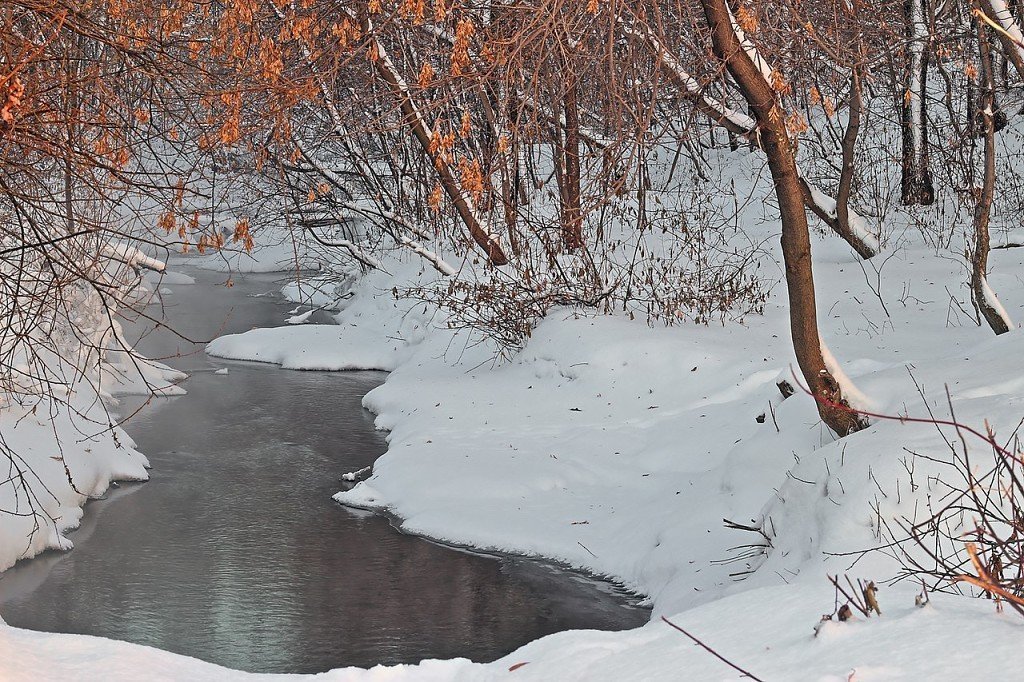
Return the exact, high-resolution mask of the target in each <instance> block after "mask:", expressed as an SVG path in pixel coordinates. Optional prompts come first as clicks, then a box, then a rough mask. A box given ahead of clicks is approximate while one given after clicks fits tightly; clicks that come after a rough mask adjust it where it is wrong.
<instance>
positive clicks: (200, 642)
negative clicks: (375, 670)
mask: <svg viewBox="0 0 1024 682" xmlns="http://www.w3.org/2000/svg"><path fill="white" fill-rule="evenodd" d="M187 272H188V273H189V274H191V275H193V276H195V277H196V278H197V280H198V282H197V284H195V285H176V284H165V285H164V286H165V287H166V288H167V289H169V291H168V292H167V293H165V295H164V297H163V299H164V302H165V314H166V318H167V319H168V320H169V321H170V322H171V324H173V325H174V326H175V328H176V329H177V330H179V331H180V332H182V333H183V334H185V335H186V336H188V337H189V338H193V339H197V340H209V339H211V338H213V337H215V336H218V335H220V334H223V333H232V332H238V331H243V330H246V329H250V328H252V327H257V326H278V325H280V324H282V322H283V319H284V317H285V316H286V313H287V311H288V310H289V309H290V308H291V307H292V306H290V305H287V304H285V303H284V302H283V301H281V299H280V298H279V297H277V296H276V292H277V291H278V290H279V288H280V285H279V284H278V283H276V282H275V278H274V277H272V276H268V275H254V276H248V277H246V278H244V279H241V280H240V279H239V278H237V277H236V278H235V285H234V286H233V287H231V288H227V287H224V286H220V284H221V283H222V282H223V281H224V279H225V276H224V275H220V274H217V273H208V272H202V271H194V270H191V269H189V270H187ZM267 292H274V293H273V294H272V295H269V296H255V294H264V293H267ZM150 312H151V313H152V314H154V315H159V314H161V311H160V308H159V307H153V308H151V309H150ZM140 347H141V350H142V352H143V353H145V354H147V355H149V356H150V357H164V358H166V360H165V361H166V362H167V363H168V364H170V365H172V366H174V367H177V368H180V369H183V370H185V371H187V372H189V374H190V375H191V376H190V378H189V379H188V380H187V381H186V382H185V384H184V386H185V388H187V389H188V392H189V395H187V396H184V397H180V398H167V399H160V400H156V401H153V403H152V404H151V405H150V406H148V407H146V408H145V409H143V410H142V411H141V412H140V413H139V414H138V415H137V416H135V417H134V418H132V419H131V420H130V422H129V423H128V424H127V425H126V429H127V430H128V432H129V433H130V434H131V435H132V437H133V438H134V439H135V440H136V441H137V443H138V446H139V448H140V449H141V450H142V451H143V452H145V453H146V454H147V455H148V456H149V458H150V461H151V463H152V465H153V469H152V472H151V474H152V480H151V481H150V482H149V483H145V484H125V485H121V486H120V487H116V488H112V489H111V491H110V493H109V495H108V496H107V498H106V499H104V500H101V501H96V502H91V503H90V504H89V506H88V509H87V513H86V517H85V521H84V524H83V526H82V528H81V529H79V530H78V531H76V532H74V533H73V534H72V535H71V538H72V539H73V540H74V542H75V544H76V548H75V549H74V550H73V551H71V552H67V553H54V552H51V553H47V554H44V555H43V556H41V557H39V558H37V559H34V560H31V561H27V562H22V563H20V564H19V565H17V566H15V567H14V568H12V569H10V570H9V571H7V572H6V573H2V574H0V615H2V616H3V618H4V619H5V620H6V621H7V622H8V623H10V624H11V625H15V626H18V627H26V628H32V629H38V630H48V631H57V632H74V633H85V634H92V635H99V636H103V637H112V638H116V639H123V640H128V641H132V642H137V643H140V644H148V645H152V646H156V647H160V648H162V649H168V650H170V651H174V652H178V653H182V654H188V655H190V656H195V657H198V658H202V659H205V660H208V661H213V662H216V663H220V664H223V665H226V666H230V667H235V668H241V669H244V670H250V671H261V672H319V671H323V670H327V669H330V668H335V667H340V666H347V665H358V666H371V665H374V664H377V663H398V662H412V661H418V660H420V659H422V658H448V657H455V656H464V657H468V658H471V659H473V660H477V661H483V660H493V659H495V658H498V657H500V656H501V655H503V654H505V653H508V652H510V651H512V650H513V649H515V648H516V647H518V646H520V645H522V644H524V643H526V642H528V641H530V640H532V639H535V638H537V637H541V636H543V635H546V634H549V633H552V632H556V631H559V630H565V629H569V628H598V629H620V628H627V627H633V626H637V625H640V624H642V623H644V622H646V621H647V619H648V617H649V612H648V611H646V610H645V609H641V608H637V607H635V606H632V605H631V604H630V602H629V601H628V600H627V599H626V597H625V596H624V595H622V594H620V593H618V592H617V591H616V590H615V589H614V588H612V587H610V586H608V585H606V584H603V583H601V582H598V581H594V580H591V579H589V578H586V577H584V576H581V575H579V574H576V573H573V572H570V571H564V570H561V569H558V568H555V567H552V566H548V565H546V564H543V563H540V562H533V561H528V560H524V559H516V558H507V557H490V556H483V555H478V554H472V553H468V552H463V551H458V550H453V549H449V548H445V547H441V546H438V545H436V544H433V543H430V542H427V541H425V540H422V539H419V538H415V537H411V536H408V535H403V534H402V533H399V532H398V531H396V530H395V529H394V528H392V527H391V525H390V523H389V522H388V521H387V520H386V519H383V518H380V517H378V516H373V515H368V514H365V513H357V512H354V511H352V510H349V509H346V508H343V507H340V506H338V505H337V504H335V503H334V502H332V500H331V495H332V494H333V493H335V492H336V491H337V490H338V489H340V487H341V486H340V484H339V478H340V476H341V474H343V473H344V472H346V471H351V470H354V469H359V468H361V467H363V466H365V465H367V464H369V463H371V462H372V461H373V460H374V459H375V458H376V457H377V456H378V455H379V454H381V453H382V452H383V451H384V449H385V442H384V437H383V434H381V433H378V432H376V431H374V428H373V419H372V416H371V415H370V414H369V413H367V412H366V411H365V410H364V409H363V408H362V405H361V399H362V396H363V395H364V394H365V393H366V392H367V391H368V390H370V389H371V388H373V387H374V386H376V385H377V384H378V383H380V382H381V381H383V379H384V375H383V374H381V373H377V372H347V373H327V372H294V371H285V370H280V369H277V368H275V367H272V366H267V365H259V364H255V363H242V362H231V361H223V360H213V359H211V358H207V357H206V356H205V354H203V353H202V350H201V349H202V345H193V344H191V343H187V342H184V341H182V340H180V339H178V338H176V337H175V336H173V335H172V334H170V333H167V332H164V331H161V332H157V333H154V334H151V335H149V336H147V337H146V338H145V339H143V341H142V343H141V344H140ZM179 354H180V355H181V357H176V356H177V355H179ZM222 367H227V368H228V370H229V373H228V374H227V375H217V374H214V370H216V369H218V368H222ZM125 409H126V410H131V409H132V406H131V405H129V404H126V405H125Z"/></svg>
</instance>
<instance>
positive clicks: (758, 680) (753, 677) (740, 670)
mask: <svg viewBox="0 0 1024 682" xmlns="http://www.w3.org/2000/svg"><path fill="white" fill-rule="evenodd" d="M661 619H662V620H663V621H665V622H666V623H668V624H669V625H670V626H671V627H673V628H675V629H676V630H678V631H679V632H681V633H683V634H684V635H686V636H687V637H689V638H690V639H691V640H692V641H693V643H694V644H696V645H697V646H699V647H700V648H702V649H704V651H707V652H708V653H709V654H711V655H712V656H714V657H715V658H717V659H718V660H720V661H721V662H722V663H725V664H726V665H727V666H729V667H730V668H732V669H733V670H735V671H736V672H738V673H739V674H740V675H742V676H743V677H747V678H749V679H751V680H755V682H764V680H762V679H761V678H760V677H758V676H757V675H755V674H753V673H751V672H747V671H746V670H744V669H743V668H741V667H739V666H738V665H736V664H735V663H733V662H732V661H730V660H729V659H728V658H726V657H725V656H723V655H722V654H720V653H718V652H717V651H715V650H714V649H712V648H711V647H709V646H708V645H707V644H705V643H704V642H702V641H700V640H699V639H697V638H696V637H694V636H693V635H691V634H690V633H689V632H687V631H686V630H684V629H683V628H681V627H679V626H678V625H676V624H675V623H673V622H672V621H670V620H669V619H668V618H666V617H665V616H662V617H661Z"/></svg>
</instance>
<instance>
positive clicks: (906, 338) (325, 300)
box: [0, 238, 1024, 680]
mask: <svg viewBox="0 0 1024 682" xmlns="http://www.w3.org/2000/svg"><path fill="white" fill-rule="evenodd" d="M815 258H816V264H815V267H816V281H817V282H818V285H819V292H818V305H819V318H820V326H821V328H822V330H823V335H824V338H825V340H826V342H827V344H828V345H829V347H830V348H831V350H832V351H833V353H834V354H835V356H836V357H837V358H838V359H839V361H840V362H841V363H842V365H843V366H844V368H845V369H846V372H847V374H848V375H849V376H850V377H851V378H852V379H853V381H854V382H856V384H857V385H858V386H859V387H860V389H861V390H862V391H863V393H864V394H865V395H866V396H867V400H868V401H869V403H870V406H871V407H872V409H874V410H875V411H879V412H883V413H889V414H910V415H923V414H926V413H927V406H930V407H931V408H932V409H933V410H935V411H936V412H937V413H938V414H939V415H940V416H948V407H947V406H946V404H945V401H946V398H945V387H946V386H948V387H949V391H950V393H951V395H952V399H953V406H954V409H955V411H956V415H957V417H958V418H959V419H960V420H961V421H963V422H965V423H968V424H972V425H977V426H980V425H981V424H982V423H983V422H984V420H986V419H987V420H988V421H989V422H990V423H991V424H992V425H993V426H994V428H995V429H996V430H997V432H998V433H999V435H1000V436H1001V437H1002V438H1008V437H1009V436H1010V434H1011V432H1012V431H1013V429H1014V428H1015V427H1016V426H1017V423H1018V421H1019V420H1020V418H1021V414H1022V413H1024V409H1022V405H1024V375H1022V374H1021V372H1020V362H1019V338H1020V337H1019V335H1020V332H1019V331H1013V332H1011V333H1009V334H1006V335H1004V336H1002V337H999V338H995V337H993V336H992V334H991V332H990V331H989V330H988V329H987V328H984V327H979V326H978V325H976V324H975V323H974V322H973V320H971V319H970V316H969V314H968V313H967V312H966V311H970V309H971V306H970V301H969V297H968V294H967V291H966V288H965V286H964V284H963V283H964V281H965V280H966V273H965V270H964V267H963V265H962V263H960V262H959V261H958V260H956V259H955V258H953V257H951V256H950V252H949V251H943V252H940V253H936V252H935V251H933V250H931V249H930V248H929V247H927V246H925V245H922V244H919V243H916V242H915V241H914V240H913V239H910V240H908V243H904V244H903V245H902V246H899V247H898V248H897V247H894V246H893V245H892V244H890V250H889V251H888V252H887V253H886V254H883V256H880V257H878V258H876V259H875V260H874V261H872V262H871V263H867V264H862V263H860V262H859V261H857V260H856V259H855V258H854V257H853V256H852V255H851V254H850V253H849V252H848V250H847V249H846V248H845V246H844V245H843V244H841V243H839V242H838V241H837V240H835V239H834V238H826V239H824V240H822V241H817V242H816V243H815ZM388 265H389V267H388V269H389V271H390V272H391V275H384V274H379V273H378V274H373V275H370V276H368V277H366V278H364V279H363V280H361V281H360V282H359V284H358V285H357V287H356V289H355V290H354V291H353V292H351V293H353V294H354V295H353V296H351V298H347V299H345V300H344V301H338V300H337V299H335V297H334V296H333V294H332V292H328V293H326V294H324V293H322V292H321V293H319V294H316V296H315V297H313V296H311V295H309V294H306V293H303V292H300V291H299V290H298V287H291V288H290V289H288V291H289V292H290V295H292V296H294V297H295V299H296V300H297V301H299V302H306V303H312V305H315V306H318V307H319V306H324V305H329V306H335V304H337V307H341V308H342V310H341V312H340V313H339V314H338V318H337V319H338V323H339V324H338V326H318V325H301V324H296V325H291V326H285V327H282V328H278V329H271V330H254V331H251V332H247V333H245V334H241V335H236V336H228V337H222V338H220V339H218V340H216V341H215V342H214V343H212V344H211V345H210V346H209V348H208V352H209V353H210V354H212V355H217V356H222V357H231V358H239V359H252V360H260V361H264V362H272V363H277V364H281V365H283V366H285V367H289V368H295V369H302V368H307V369H338V370H340V369H349V368H379V369H387V370H392V373H391V375H390V376H389V378H388V381H387V382H386V383H385V384H384V385H383V386H381V387H380V388H378V389H376V390H374V391H373V392H371V393H370V394H369V395H368V396H367V397H366V399H365V404H366V406H367V407H369V408H370V409H371V410H373V411H374V412H375V413H376V414H377V415H378V417H377V425H378V427H379V428H381V429H387V430H388V431H389V436H388V438H389V445H390V447H389V451H388V452H387V453H386V454H385V455H384V456H383V457H381V458H380V460H379V461H378V462H377V463H376V465H375V467H374V474H373V476H372V478H370V479H369V480H368V481H366V482H364V483H361V484H358V485H356V486H355V487H354V488H353V489H352V490H349V491H344V492H339V493H338V495H337V499H338V500H339V501H340V502H342V503H345V504H349V505H354V506H359V507H364V508H369V509H380V510H387V511H388V512H390V513H393V514H394V515H396V516H397V517H399V518H401V519H403V528H404V529H405V530H408V531H410V532H415V533H421V534H424V535H428V536H430V537H433V538H438V539H441V540H444V541H447V542H451V543H454V544H463V545H473V546H476V547H480V548H486V549H494V550H502V551H507V552H513V553H521V554H533V555H539V556H545V557H549V558H552V559H555V560H557V561H561V562H564V563H566V564H570V565H572V566H576V567H580V568H583V569H586V570H588V571H591V572H593V573H596V574H600V575H605V576H608V577H610V578H612V579H614V580H616V581H619V582H621V583H622V584H624V585H626V586H628V587H630V588H631V589H633V590H636V591H637V592H640V593H642V594H645V595H647V596H648V597H649V598H650V601H651V604H652V606H653V608H654V614H655V619H654V620H653V621H652V623H650V624H649V625H648V626H646V627H644V628H641V629H639V630H634V631H630V632H623V633H596V632H567V633H561V634H558V635H554V636H551V637H547V638H544V639H542V640H539V641H537V642H534V643H532V644H530V645H527V646H526V647H524V648H523V649H521V650H519V651H517V652H515V653H513V654H511V655H509V656H508V657H506V658H504V659H502V660H500V661H497V662H495V663H493V664H487V665H479V664H471V663H469V662H468V661H460V660H456V661H428V662H424V663H423V664H421V665H419V666H398V667H393V668H376V669H373V670H369V671H363V670H339V671H333V672H331V673H327V674H325V675H323V678H324V679H331V680H385V679H386V680H400V679H416V680H430V679H437V680H489V679H496V678H502V679H505V678H511V679H537V680H550V679H588V680H590V679H594V680H622V679H676V678H679V677H680V676H683V677H684V678H685V679H699V680H703V679H739V673H737V672H736V671H733V670H731V669H730V668H729V667H727V666H726V665H725V664H724V663H722V662H721V661H719V660H717V659H716V658H714V657H713V656H712V655H710V654H709V653H708V652H706V651H704V650H702V649H700V648H697V647H696V646H694V645H693V644H692V643H691V642H689V641H688V640H687V639H686V638H685V637H684V636H683V635H682V634H681V633H679V632H677V631H675V630H673V629H672V628H671V627H669V626H668V625H667V624H665V623H663V622H661V621H660V619H659V617H660V616H662V615H665V616H669V617H670V618H671V619H672V621H673V622H676V623H678V624H679V625H680V626H682V627H684V628H686V629H687V630H689V631H690V632H692V633H693V634H694V635H696V636H697V637H699V638H700V639H702V640H703V641H705V642H706V643H707V644H709V645H710V646H711V647H713V648H714V649H715V650H716V651H718V652H719V653H721V654H722V655H724V656H725V657H727V658H729V659H730V660H732V661H734V662H735V663H737V664H738V665H740V666H742V667H743V668H745V669H747V670H749V671H750V672H751V673H753V674H755V675H757V676H758V677H761V678H762V679H771V680H782V679H785V680H804V679H806V680H901V679H906V680H912V679H963V678H973V677H981V676H982V675H996V674H999V673H1000V671H1005V670H1009V669H1013V668H1015V667H1019V666H1020V665H1022V664H1024V654H1022V653H1020V646H1019V641H1020V635H1021V632H1022V631H1021V628H1022V627H1024V621H1022V620H1021V619H1020V618H1019V617H1017V616H1016V615H1014V614H1012V613H1007V614H997V613H996V612H995V609H994V608H993V606H992V604H991V602H988V601H982V600H970V599H967V598H957V597H950V596H941V595H936V596H933V598H932V602H931V603H930V604H929V605H927V606H925V607H923V608H917V607H916V606H915V605H914V597H915V594H916V586H913V585H909V584H903V585H901V586H898V587H895V588H883V590H882V591H881V593H880V602H881V607H882V611H883V614H884V615H883V616H881V617H877V618H872V619H870V620H864V619H858V620H856V621H854V622H848V623H844V624H840V623H834V622H833V623H829V624H826V626H825V627H824V628H822V630H821V632H820V633H819V635H818V636H817V637H815V636H814V632H813V627H814V626H815V625H816V624H817V623H818V621H819V619H820V618H821V616H822V614H828V613H831V612H832V611H833V610H834V608H835V606H836V604H835V594H834V591H833V590H832V588H831V586H830V585H829V584H828V583H827V580H826V575H827V574H830V573H832V574H834V573H839V574H842V573H849V575H850V576H851V577H852V578H855V579H856V578H863V579H865V580H869V579H870V580H875V581H878V582H882V581H885V580H886V579H888V578H891V577H892V576H893V575H894V574H895V573H896V571H897V566H896V565H895V564H894V563H893V562H892V560H891V559H889V558H888V557H886V556H885V555H883V554H880V553H873V554H869V555H867V556H866V557H864V558H862V559H861V560H859V561H855V559H856V557H851V556H835V555H834V553H837V552H851V551H856V550H860V549H867V548H871V547H874V546H876V545H877V544H878V543H879V541H880V538H879V519H882V520H884V521H891V520H894V519H897V518H899V517H901V516H908V517H912V516H913V515H914V514H915V510H920V509H921V508H922V506H923V505H924V504H925V503H926V502H927V500H928V499H929V495H931V494H933V493H935V488H934V486H935V482H934V479H933V478H932V477H933V476H934V475H935V474H936V473H938V472H940V471H942V470H943V469H942V466H941V465H940V464H937V463H936V462H934V461H932V460H934V459H938V460H941V459H942V458H943V457H945V458H947V459H948V455H949V450H948V447H947V446H946V444H945V442H944V440H943V436H942V434H940V433H939V432H938V431H937V430H936V429H935V427H931V426H924V425H909V424H901V423H899V422H878V423H875V424H873V425H872V426H871V427H870V428H869V429H867V430H866V431H863V432H860V433H857V434H855V435H853V436H851V437H848V438H845V439H843V440H841V441H835V440H834V439H833V438H832V437H831V436H830V435H829V434H828V433H827V432H826V431H825V429H824V428H823V427H822V426H821V425H820V423H819V421H818V419H817V414H816V412H815V410H814V406H813V403H812V401H811V400H810V399H809V398H808V397H806V396H804V395H802V394H799V393H798V394H797V395H795V396H793V397H791V398H789V399H786V400H784V401H783V400H782V396H781V395H780V393H779V390H778V389H777V387H776V381H777V380H779V379H780V378H786V379H792V374H791V372H792V370H791V368H792V367H793V366H794V365H795V360H794V358H793V355H792V350H791V344H790V340H789V331H788V322H787V317H786V311H785V308H784V296H783V294H784V291H783V289H782V287H781V286H779V287H776V288H775V290H774V291H773V293H772V297H771V299H770V301H769V303H768V306H767V309H766V311H765V314H764V315H763V316H750V317H748V318H747V319H746V321H745V322H744V323H743V324H728V325H725V326H710V327H704V326H698V325H692V324H687V323H683V324H681V325H679V326H676V327H673V328H661V327H648V326H647V325H646V324H644V323H643V322H641V321H639V320H637V321H632V320H629V319H627V318H626V317H625V316H621V315H609V316H595V315H589V314H580V313H574V312H572V311H569V310H560V311H555V312H554V313H553V314H551V315H549V316H548V318H547V319H545V320H544V321H543V322H542V323H541V324H540V325H539V326H538V328H537V329H536V330H535V333H534V334H533V336H532V338H531V339H530V341H529V342H528V344H527V345H526V347H525V348H524V349H523V350H522V351H521V352H520V353H518V354H517V356H516V357H515V358H513V360H512V361H511V362H505V363H499V362H495V361H493V355H494V350H493V348H491V347H490V346H488V345H487V344H474V343H472V342H471V341H472V340H471V339H467V338H465V337H462V336H458V335H455V336H453V334H452V333H451V332H450V331H447V330H446V329H444V328H443V319H441V318H440V317H439V315H438V314H437V313H436V312H435V311H432V310H430V309H428V308H424V306H423V304H416V303H412V302H409V301H396V300H395V298H394V297H393V296H392V295H391V293H390V292H391V290H392V287H393V286H394V285H395V282H396V279H395V278H397V281H399V282H414V281H420V280H422V279H423V278H431V277H433V276H435V275H434V273H433V272H432V271H423V270H421V269H420V267H419V266H418V264H415V263H414V264H408V263H406V264H404V265H403V264H401V263H397V262H396V263H394V264H391V263H389V264H388ZM1022 265H1024V249H1007V250H997V251H994V252H993V255H992V262H991V273H992V274H991V277H990V282H991V283H992V286H993V288H994V289H995V290H996V291H997V292H998V294H999V296H1000V298H1001V300H1002V301H1003V303H1004V305H1005V306H1006V308H1007V310H1008V311H1009V314H1010V315H1011V317H1013V318H1014V319H1018V320H1020V319H1024V281H1022V280H1021V279H1020V278H1019V277H1018V275H1016V274H1015V273H1019V272H1021V266H1022ZM260 267H261V266H253V269H259V268H260ZM876 268H877V269H879V270H880V274H879V273H878V272H876ZM919 387H920V388H919ZM922 393H923V396H922ZM925 401H927V406H926V404H925ZM947 435H949V434H947ZM979 449H980V448H979ZM912 453H917V454H916V455H915V454H912ZM724 519H729V520H731V521H734V522H737V523H742V524H755V525H760V526H761V527H763V528H764V529H765V533H766V534H767V536H768V538H769V540H770V542H769V543H765V546H764V547H763V548H762V549H758V548H756V547H755V551H754V552H753V553H748V552H745V551H744V550H743V549H737V548H739V547H741V546H745V545H750V544H751V543H754V544H757V543H758V542H759V536H757V535H756V534H754V533H749V532H743V531H737V530H730V529H727V528H726V527H725V526H724V525H723V520H724ZM741 577H745V579H740V578H741ZM979 652H982V653H981V655H980V656H979ZM0 661H3V662H4V666H5V668H4V673H5V674H8V676H9V677H10V678H11V679H14V680H36V679H90V678H100V677H101V678H103V679H110V680H122V679H123V680H132V679H138V670H139V668H140V666H144V667H145V669H146V671H147V675H146V677H147V679H176V680H177V679H243V678H249V677H252V676H250V675H247V674H244V673H239V672H234V671H228V670H225V669H222V668H218V667H216V666H212V665H209V664H206V663H202V662H199V661H195V660H193V659H187V658H183V657H179V656H175V655H172V654H169V653H165V652H157V651H154V650H151V649H146V648H143V647H138V646H135V645H129V644H124V643H119V642H112V641H108V640H101V639H95V638H88V637H81V636H74V635H42V634H33V633H28V632H24V631H20V630H16V629H13V628H6V627H0ZM521 663H526V665H523V666H520V667H515V666H517V665H518V664H521ZM511 668H515V669H514V670H510V669H511ZM161 676H162V677H161Z"/></svg>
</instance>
